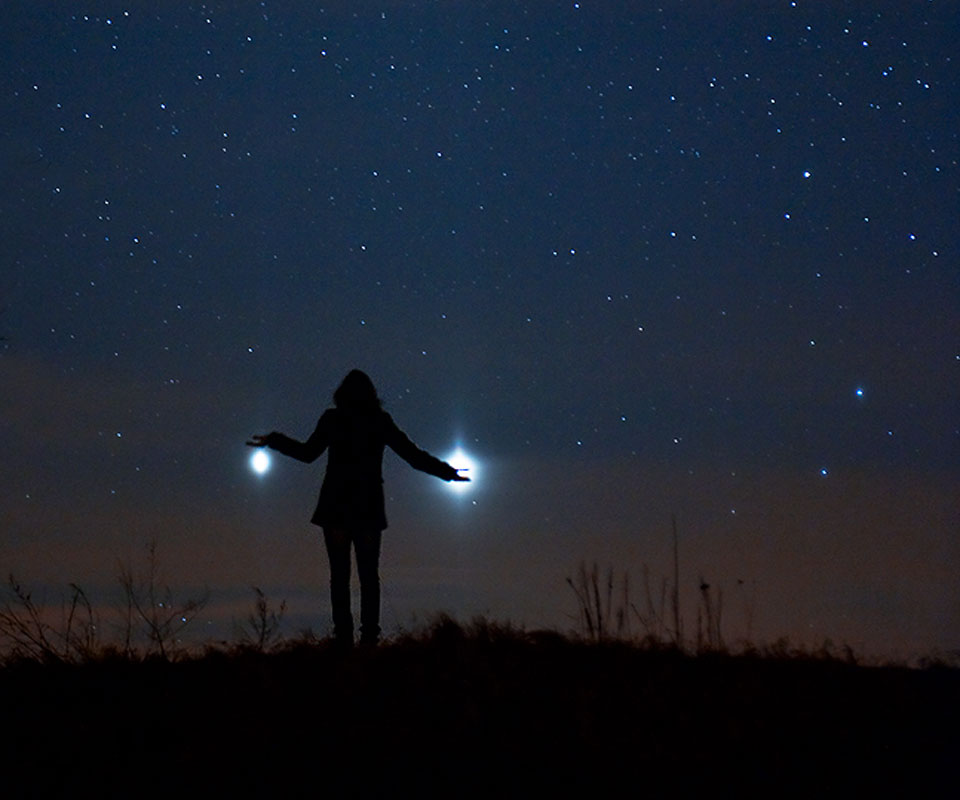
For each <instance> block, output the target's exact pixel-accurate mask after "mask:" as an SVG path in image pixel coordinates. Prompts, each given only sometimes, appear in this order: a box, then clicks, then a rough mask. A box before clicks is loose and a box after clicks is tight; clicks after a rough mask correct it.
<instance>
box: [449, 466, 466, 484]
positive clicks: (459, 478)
mask: <svg viewBox="0 0 960 800" xmlns="http://www.w3.org/2000/svg"><path fill="white" fill-rule="evenodd" d="M466 471H467V470H466V469H463V468H461V469H458V470H457V471H456V475H454V476H453V477H452V478H450V480H452V481H469V480H470V479H469V478H468V477H467V476H466V475H461V474H460V473H461V472H466Z"/></svg>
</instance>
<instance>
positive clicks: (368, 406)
mask: <svg viewBox="0 0 960 800" xmlns="http://www.w3.org/2000/svg"><path fill="white" fill-rule="evenodd" d="M333 402H334V404H335V405H336V407H337V408H339V409H340V410H341V411H367V412H370V411H379V410H380V398H379V397H377V390H376V389H375V388H374V386H373V381H372V380H370V376H369V375H367V373H366V372H363V371H361V370H359V369H354V370H351V371H350V372H349V373H348V374H347V377H346V378H344V379H343V382H342V383H341V384H340V386H339V387H337V391H335V392H334V393H333Z"/></svg>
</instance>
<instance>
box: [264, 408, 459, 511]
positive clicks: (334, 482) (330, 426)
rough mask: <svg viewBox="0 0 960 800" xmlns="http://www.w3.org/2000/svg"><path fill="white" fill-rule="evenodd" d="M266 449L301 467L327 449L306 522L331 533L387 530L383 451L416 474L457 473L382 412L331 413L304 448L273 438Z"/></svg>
mask: <svg viewBox="0 0 960 800" xmlns="http://www.w3.org/2000/svg"><path fill="white" fill-rule="evenodd" d="M266 444H267V446H268V447H270V448H272V449H274V450H277V451H279V452H281V453H283V454H284V455H287V456H291V457H292V458H296V459H297V460H299V461H304V462H306V463H310V462H312V461H315V460H316V459H317V458H319V457H320V455H321V454H322V453H323V452H324V450H326V449H327V448H329V450H330V453H329V455H328V457H327V471H326V475H325V476H324V478H323V484H322V485H321V487H320V499H319V500H318V501H317V508H316V510H315V511H314V512H313V516H312V517H311V519H310V521H311V522H312V523H313V524H315V525H320V526H324V527H330V528H345V529H348V530H349V529H356V528H367V529H370V528H376V529H378V530H383V529H384V528H386V527H387V517H386V511H385V509H384V499H383V473H382V465H383V449H384V447H385V446H386V445H389V446H390V449H391V450H393V451H394V452H395V453H396V454H397V455H398V456H400V458H402V459H403V460H404V461H406V462H407V463H408V464H409V465H410V466H411V467H413V468H414V469H418V470H420V471H422V472H426V473H428V474H430V475H435V476H436V477H438V478H442V479H443V480H448V481H449V480H453V478H455V477H456V476H457V471H456V470H455V469H454V468H453V467H451V466H450V465H449V464H447V463H446V462H444V461H441V460H440V459H439V458H435V457H434V456H432V455H430V454H429V453H427V452H426V451H424V450H421V449H420V448H419V447H417V446H416V445H415V444H414V443H413V442H411V441H410V439H408V438H407V435H406V434H405V433H404V432H403V431H401V430H400V429H399V428H398V427H397V425H396V423H395V422H394V421H393V419H392V418H391V417H390V415H389V414H388V413H387V412H386V411H376V412H374V413H356V412H349V411H344V410H342V409H339V408H331V409H328V410H327V411H325V412H324V413H323V415H322V416H321V417H320V420H319V421H318V422H317V427H316V430H314V432H313V433H312V434H311V435H310V438H309V439H307V441H306V442H298V441H297V440H296V439H291V438H290V437H289V436H284V435H283V434H282V433H271V434H270V435H269V436H268V437H267V440H266Z"/></svg>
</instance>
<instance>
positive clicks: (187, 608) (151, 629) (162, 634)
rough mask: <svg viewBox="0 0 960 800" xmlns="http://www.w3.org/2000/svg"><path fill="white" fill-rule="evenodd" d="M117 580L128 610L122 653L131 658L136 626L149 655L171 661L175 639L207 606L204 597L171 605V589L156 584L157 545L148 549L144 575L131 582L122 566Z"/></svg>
mask: <svg viewBox="0 0 960 800" xmlns="http://www.w3.org/2000/svg"><path fill="white" fill-rule="evenodd" d="M119 580H120V586H121V588H122V589H123V593H124V599H125V604H126V609H127V618H126V623H127V628H126V630H125V632H124V647H125V652H126V653H127V654H128V655H131V654H132V652H133V651H132V629H133V627H135V625H136V624H139V626H140V628H141V630H142V631H143V633H144V634H145V635H146V638H147V642H148V648H149V650H148V652H151V653H153V654H155V655H158V656H160V657H161V658H164V659H168V658H170V656H171V655H173V653H174V650H175V646H176V643H177V636H178V635H179V634H180V633H181V632H182V631H183V629H184V628H186V627H187V625H189V624H190V622H191V621H192V620H193V618H194V617H196V615H197V614H199V613H200V612H201V611H202V610H203V608H204V607H205V606H206V604H207V596H206V594H204V595H203V596H202V597H201V598H197V599H189V600H186V601H184V602H183V603H176V602H174V599H173V595H172V593H171V591H170V587H169V586H166V585H163V586H161V585H160V582H159V576H158V565H157V543H156V542H151V543H150V544H149V545H147V572H146V575H144V576H143V577H141V578H139V579H137V578H134V575H133V572H132V570H131V569H130V568H129V567H128V566H126V565H123V564H121V566H120V576H119Z"/></svg>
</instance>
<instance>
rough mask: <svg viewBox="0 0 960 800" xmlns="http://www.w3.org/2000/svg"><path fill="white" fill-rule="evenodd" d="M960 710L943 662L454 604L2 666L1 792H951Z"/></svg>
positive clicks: (959, 683)
mask: <svg viewBox="0 0 960 800" xmlns="http://www.w3.org/2000/svg"><path fill="white" fill-rule="evenodd" d="M958 711H960V670H957V669H951V668H946V667H933V668H927V669H906V668H902V667H863V666H857V665H855V664H853V663H848V662H845V661H843V660H839V659H830V658H817V657H814V656H809V655H806V656H804V655H796V654H793V655H790V656H787V655H783V656H781V657H771V656H766V657H762V658H761V657H758V656H757V657H750V656H736V657H734V656H727V655H700V656H697V657H693V656H687V655H683V654H681V653H678V652H672V651H669V650H644V649H639V648H636V647H630V646H627V645H624V644H609V645H588V644H579V643H574V642H571V641H569V640H566V639H564V638H562V637H560V636H559V635H555V634H522V633H518V632H515V631H504V630H502V629H498V628H496V627H493V626H489V625H478V626H477V625H475V626H473V627H471V628H469V629H468V630H467V631H465V630H464V629H462V628H461V627H459V626H457V625H456V624H454V623H450V622H447V623H442V624H438V625H437V626H435V627H434V628H433V629H432V631H431V632H430V633H429V634H425V635H423V636H422V637H420V638H416V639H408V640H403V641H398V642H394V643H392V644H388V645H385V646H381V647H380V648H378V649H376V650H372V651H371V650H367V651H364V650H355V651H353V652H348V653H340V652H337V651H335V650H333V649H332V647H331V646H330V645H329V644H327V643H323V642H321V643H319V644H317V643H314V644H299V645H293V644H291V645H288V646H286V647H285V648H284V649H283V650H282V651H280V652H275V653H272V654H269V655H263V654H259V653H256V652H251V651H247V652H242V651H238V650H235V651H232V652H229V653H226V652H214V653H211V654H209V655H207V656H206V657H204V658H197V659H191V660H183V661H179V662H174V663H170V662H166V661H159V660H157V661H130V660H126V659H120V658H117V659H113V660H111V659H104V660H102V661H98V662H96V663H89V664H86V665H59V664H46V665H43V664H38V663H35V662H21V663H15V664H8V665H7V666H6V667H5V668H4V669H3V670H0V719H2V720H3V734H4V736H5V738H6V739H7V743H6V745H5V746H4V748H3V759H2V770H3V773H2V784H3V785H4V789H3V791H2V794H3V796H4V797H7V798H15V797H45V798H46V797H67V796H71V797H73V796H88V795H89V796H92V795H96V796H99V797H183V796H187V797H189V796H201V797H202V796H217V797H230V796H257V795H267V796H271V797H298V796H318V797H322V796H326V795H332V794H340V795H341V796H343V794H344V793H346V794H354V795H360V796H363V795H370V796H386V795H387V794H390V795H395V794H397V793H400V794H403V795H409V794H411V793H414V792H419V793H420V794H421V795H422V794H436V795H439V794H441V793H442V794H445V795H450V796H456V797H463V796H479V795H483V796H490V797H519V796H535V797H539V796H544V795H546V794H551V793H558V794H559V795H560V796H571V795H574V794H580V795H582V796H590V797H595V796H598V793H605V792H606V791H607V790H610V791H616V793H617V796H623V795H624V793H625V792H627V793H629V794H630V795H633V796H640V795H647V796H666V795H668V794H669V795H672V794H674V793H676V792H679V791H681V790H691V789H692V790H698V791H704V790H707V791H714V792H716V791H720V792H723V794H724V795H727V794H736V795H738V796H759V795H765V796H800V795H803V796H839V795H850V794H852V795H853V796H859V797H864V796H938V795H939V796H948V795H949V794H950V792H952V791H954V790H955V789H956V787H957V786H958V785H960V769H958V766H957V764H958V760H960V756H958V754H960V730H958ZM951 787H952V788H951Z"/></svg>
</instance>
